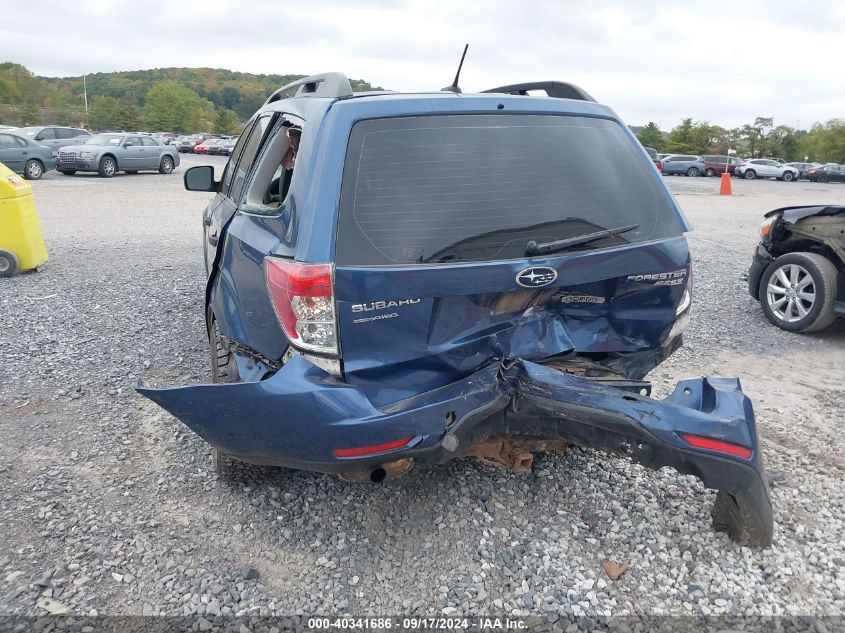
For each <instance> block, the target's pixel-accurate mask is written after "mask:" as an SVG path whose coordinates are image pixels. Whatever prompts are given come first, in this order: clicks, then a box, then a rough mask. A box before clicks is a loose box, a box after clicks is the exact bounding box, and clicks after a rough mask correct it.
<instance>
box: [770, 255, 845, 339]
mask: <svg viewBox="0 0 845 633" xmlns="http://www.w3.org/2000/svg"><path fill="white" fill-rule="evenodd" d="M837 274H838V273H837V270H836V267H835V266H834V265H833V262H831V261H830V260H829V259H827V258H826V257H824V256H822V255H819V254H817V253H787V254H786V255H781V256H780V257H778V258H777V259H776V260H775V261H773V262H772V263H771V264H769V265H768V267H767V268H766V270H765V271H764V272H763V276H762V277H761V278H760V289H759V294H758V296H759V297H760V306H761V307H762V308H763V314H765V315H766V318H767V319H769V321H771V322H772V323H773V324H774V325H777V326H778V327H779V328H781V329H783V330H786V331H787V332H816V331H818V330H821V329H823V328H826V327H827V326H828V325H830V324H831V323H833V321H834V319H835V318H836V312H835V309H834V308H835V304H836V284H837Z"/></svg>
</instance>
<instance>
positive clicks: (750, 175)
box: [743, 169, 757, 180]
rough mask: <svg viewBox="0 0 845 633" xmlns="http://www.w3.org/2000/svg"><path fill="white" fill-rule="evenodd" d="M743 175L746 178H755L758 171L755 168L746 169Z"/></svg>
mask: <svg viewBox="0 0 845 633" xmlns="http://www.w3.org/2000/svg"><path fill="white" fill-rule="evenodd" d="M743 176H744V178H745V179H746V180H754V179H755V178H756V177H757V172H755V171H754V170H753V169H746V170H745V173H744V174H743Z"/></svg>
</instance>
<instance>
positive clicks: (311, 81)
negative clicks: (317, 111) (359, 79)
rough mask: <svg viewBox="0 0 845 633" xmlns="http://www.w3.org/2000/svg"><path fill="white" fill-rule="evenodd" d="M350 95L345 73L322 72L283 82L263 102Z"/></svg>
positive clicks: (349, 85)
mask: <svg viewBox="0 0 845 633" xmlns="http://www.w3.org/2000/svg"><path fill="white" fill-rule="evenodd" d="M351 96H352V84H350V83H349V80H348V79H347V78H346V75H344V74H343V73H323V74H321V75H311V76H310V77H305V78H304V79H297V80H296V81H292V82H290V83H289V84H285V85H284V86H282V87H281V88H279V89H278V90H276V92H274V93H273V94H272V95H270V98H269V99H267V101H265V102H264V105H267V104H268V103H273V102H274V101H279V100H280V99H289V98H292V97H322V98H327V99H335V98H338V97H351Z"/></svg>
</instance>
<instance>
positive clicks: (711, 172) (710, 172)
mask: <svg viewBox="0 0 845 633" xmlns="http://www.w3.org/2000/svg"><path fill="white" fill-rule="evenodd" d="M704 175H705V176H708V177H712V176H715V175H716V172H715V171H714V170H713V168H712V167H708V168H707V169H705V170H704Z"/></svg>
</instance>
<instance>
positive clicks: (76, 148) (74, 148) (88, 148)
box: [59, 144, 114, 153]
mask: <svg viewBox="0 0 845 633" xmlns="http://www.w3.org/2000/svg"><path fill="white" fill-rule="evenodd" d="M110 147H111V149H114V147H113V146H109V145H85V144H82V145H65V146H64V147H60V148H59V151H60V152H94V153H96V152H100V151H102V150H104V149H108V148H110Z"/></svg>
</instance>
